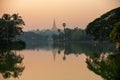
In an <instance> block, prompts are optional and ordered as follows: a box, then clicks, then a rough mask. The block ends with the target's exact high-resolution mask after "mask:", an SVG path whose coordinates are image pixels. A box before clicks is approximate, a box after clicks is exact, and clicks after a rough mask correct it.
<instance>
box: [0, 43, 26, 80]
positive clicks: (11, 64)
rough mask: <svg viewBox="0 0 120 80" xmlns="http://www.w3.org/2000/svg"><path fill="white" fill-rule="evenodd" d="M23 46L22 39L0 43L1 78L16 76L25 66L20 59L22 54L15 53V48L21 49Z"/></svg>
mask: <svg viewBox="0 0 120 80" xmlns="http://www.w3.org/2000/svg"><path fill="white" fill-rule="evenodd" d="M24 48H25V43H24V42H23V41H17V42H9V43H7V42H2V44H1V45H0V73H1V74H2V76H3V78H5V79H6V78H10V77H14V78H18V77H19V76H20V75H21V74H22V72H23V70H24V69H25V66H24V65H23V63H22V61H23V59H24V57H23V56H21V55H20V54H17V53H16V50H22V49H24Z"/></svg>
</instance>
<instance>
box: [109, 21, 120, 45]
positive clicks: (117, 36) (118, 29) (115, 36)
mask: <svg viewBox="0 0 120 80" xmlns="http://www.w3.org/2000/svg"><path fill="white" fill-rule="evenodd" d="M110 40H111V41H113V42H118V43H120V22H119V23H116V24H115V26H114V28H113V30H112V32H111V33H110Z"/></svg>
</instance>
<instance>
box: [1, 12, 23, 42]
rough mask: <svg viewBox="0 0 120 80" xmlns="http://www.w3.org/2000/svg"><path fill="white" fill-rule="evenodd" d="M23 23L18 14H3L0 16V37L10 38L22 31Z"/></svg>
mask: <svg viewBox="0 0 120 80" xmlns="http://www.w3.org/2000/svg"><path fill="white" fill-rule="evenodd" d="M23 25H25V23H24V21H23V19H22V17H21V16H19V14H13V15H9V14H3V16H2V18H0V39H3V40H11V39H13V38H15V36H16V35H20V34H21V33H23V31H22V28H23Z"/></svg>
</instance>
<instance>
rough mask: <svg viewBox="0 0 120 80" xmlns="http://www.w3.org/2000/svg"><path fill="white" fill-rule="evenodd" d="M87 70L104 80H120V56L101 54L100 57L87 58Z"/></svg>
mask: <svg viewBox="0 0 120 80" xmlns="http://www.w3.org/2000/svg"><path fill="white" fill-rule="evenodd" d="M86 63H87V65H88V68H89V69H90V70H92V71H93V72H94V73H96V74H98V75H100V76H102V77H103V78H104V79H105V80H120V73H119V71H120V54H119V53H118V54H115V53H112V54H110V53H102V54H101V55H98V56H94V57H88V58H87V60H86Z"/></svg>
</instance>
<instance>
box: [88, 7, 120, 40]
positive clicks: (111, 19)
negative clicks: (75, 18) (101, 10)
mask: <svg viewBox="0 0 120 80" xmlns="http://www.w3.org/2000/svg"><path fill="white" fill-rule="evenodd" d="M119 21H120V7H119V8H116V9H113V10H111V11H109V12H107V13H105V14H103V15H102V16H101V17H100V18H97V19H95V20H94V21H93V22H91V23H89V24H88V26H87V28H86V33H87V34H89V35H92V36H93V39H94V40H108V39H109V34H110V32H111V31H112V29H113V27H114V25H115V23H117V22H119Z"/></svg>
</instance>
